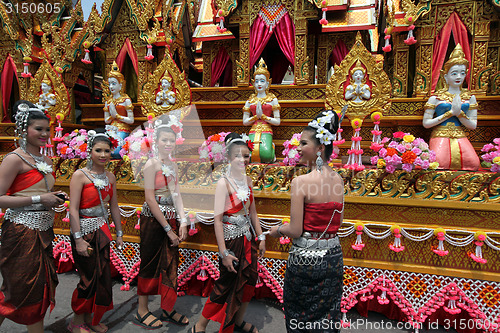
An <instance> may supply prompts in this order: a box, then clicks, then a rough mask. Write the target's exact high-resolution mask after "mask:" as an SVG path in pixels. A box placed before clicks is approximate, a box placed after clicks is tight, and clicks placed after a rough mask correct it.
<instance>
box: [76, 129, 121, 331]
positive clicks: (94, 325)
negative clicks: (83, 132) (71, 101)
mask: <svg viewBox="0 0 500 333" xmlns="http://www.w3.org/2000/svg"><path fill="white" fill-rule="evenodd" d="M88 136H89V138H88V142H87V151H88V152H89V157H88V159H87V166H86V167H85V168H84V169H79V170H77V171H75V173H74V174H73V176H72V177H71V183H70V185H69V188H70V194H71V201H70V205H69V213H70V225H71V236H70V237H71V248H72V252H73V258H74V261H75V267H76V269H77V271H78V273H79V274H80V282H79V283H78V285H77V286H76V289H75V291H74V292H73V297H72V299H71V307H72V308H73V312H74V313H75V316H74V318H73V321H72V322H71V323H70V324H69V327H68V329H69V330H70V331H71V332H73V333H82V332H91V331H94V332H107V331H108V327H107V326H105V325H104V324H102V323H101V319H102V316H103V315H104V313H105V312H106V311H109V310H111V309H113V298H112V288H111V266H110V242H111V240H112V237H111V232H110V231H109V226H108V208H107V204H109V210H110V211H111V217H112V219H113V222H114V223H115V227H116V245H117V248H118V249H121V248H122V246H123V231H122V228H121V218H120V210H119V208H118V199H117V196H116V178H115V175H114V174H112V173H111V172H109V171H106V169H105V166H106V164H107V163H108V162H109V160H110V158H111V151H112V149H113V148H114V147H113V145H112V143H111V140H110V138H109V137H108V135H107V134H104V133H96V132H95V131H92V130H91V131H89V132H88ZM92 314H93V316H92Z"/></svg>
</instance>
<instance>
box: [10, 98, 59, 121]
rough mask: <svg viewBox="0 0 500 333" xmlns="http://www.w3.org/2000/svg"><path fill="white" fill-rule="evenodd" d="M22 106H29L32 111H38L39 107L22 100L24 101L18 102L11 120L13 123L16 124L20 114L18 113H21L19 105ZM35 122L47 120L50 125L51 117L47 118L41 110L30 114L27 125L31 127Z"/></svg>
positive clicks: (15, 104) (13, 108)
mask: <svg viewBox="0 0 500 333" xmlns="http://www.w3.org/2000/svg"><path fill="white" fill-rule="evenodd" d="M21 104H27V105H28V107H29V108H30V109H32V108H33V109H38V107H37V106H36V105H35V104H33V103H31V102H30V101H25V100H22V99H20V100H18V101H17V102H15V103H14V105H13V106H12V115H11V117H10V120H11V121H12V122H13V123H15V122H16V115H17V114H18V112H20V111H19V109H18V108H19V105H21ZM34 120H47V121H48V122H49V123H50V119H49V117H47V116H46V115H45V113H43V111H42V110H40V111H30V112H29V114H28V124H27V125H28V126H30V125H31V124H32V123H33V121H34Z"/></svg>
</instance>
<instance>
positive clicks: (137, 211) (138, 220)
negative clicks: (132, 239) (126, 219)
mask: <svg viewBox="0 0 500 333" xmlns="http://www.w3.org/2000/svg"><path fill="white" fill-rule="evenodd" d="M135 212H136V213H137V223H136V225H135V226H134V229H135V230H140V229H141V212H142V208H141V207H139V208H137V209H136V210H135Z"/></svg>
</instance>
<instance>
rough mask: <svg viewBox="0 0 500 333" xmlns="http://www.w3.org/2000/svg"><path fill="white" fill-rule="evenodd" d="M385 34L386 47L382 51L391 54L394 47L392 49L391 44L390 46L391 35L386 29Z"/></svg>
mask: <svg viewBox="0 0 500 333" xmlns="http://www.w3.org/2000/svg"><path fill="white" fill-rule="evenodd" d="M384 33H385V37H384V39H385V46H384V47H383V48H382V51H384V52H391V50H392V47H391V44H389V39H391V34H388V31H387V28H385V30H384Z"/></svg>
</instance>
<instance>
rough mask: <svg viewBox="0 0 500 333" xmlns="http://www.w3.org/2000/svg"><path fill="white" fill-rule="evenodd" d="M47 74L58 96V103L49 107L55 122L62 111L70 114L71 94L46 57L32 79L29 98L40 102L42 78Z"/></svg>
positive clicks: (31, 100)
mask: <svg viewBox="0 0 500 333" xmlns="http://www.w3.org/2000/svg"><path fill="white" fill-rule="evenodd" d="M45 76H47V77H48V78H49V80H50V82H51V86H52V91H51V92H52V93H53V94H54V95H55V96H56V105H54V106H51V107H50V108H49V109H47V111H48V113H49V115H50V118H51V119H52V122H55V120H56V115H57V114H58V113H62V114H63V115H64V117H66V116H67V115H68V114H69V111H70V104H69V94H68V90H67V89H66V86H65V85H64V83H63V81H62V78H61V76H60V75H59V74H58V73H57V72H56V71H55V70H54V68H53V67H52V66H51V65H50V64H49V62H48V60H47V59H45V60H44V62H43V63H42V65H41V66H40V68H38V71H37V72H36V74H35V75H34V77H33V79H31V81H30V88H29V92H28V100H29V101H30V102H33V103H38V97H39V95H40V93H41V84H42V80H43V79H44V78H45Z"/></svg>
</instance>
